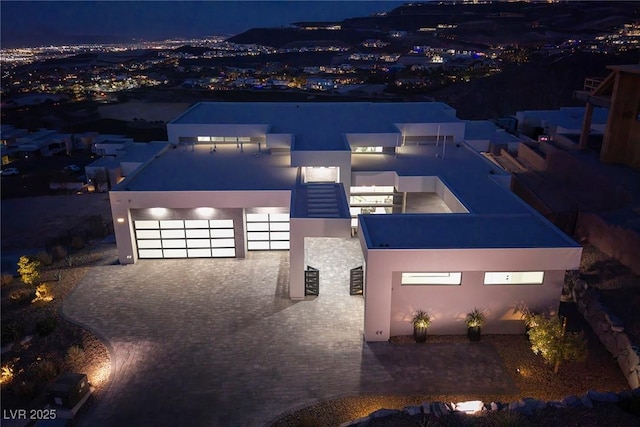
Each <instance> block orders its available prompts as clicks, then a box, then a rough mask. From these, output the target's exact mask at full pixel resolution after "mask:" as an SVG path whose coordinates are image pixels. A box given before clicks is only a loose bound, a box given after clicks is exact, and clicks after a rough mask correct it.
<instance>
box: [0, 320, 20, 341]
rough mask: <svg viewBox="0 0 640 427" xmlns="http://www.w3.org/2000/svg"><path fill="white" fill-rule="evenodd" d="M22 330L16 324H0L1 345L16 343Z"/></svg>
mask: <svg viewBox="0 0 640 427" xmlns="http://www.w3.org/2000/svg"><path fill="white" fill-rule="evenodd" d="M23 333H24V329H23V327H22V325H21V324H19V323H18V322H15V321H14V322H3V323H2V345H5V344H9V343H12V342H16V341H18V340H19V339H20V338H21V337H22V334H23Z"/></svg>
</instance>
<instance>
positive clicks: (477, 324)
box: [464, 307, 487, 341]
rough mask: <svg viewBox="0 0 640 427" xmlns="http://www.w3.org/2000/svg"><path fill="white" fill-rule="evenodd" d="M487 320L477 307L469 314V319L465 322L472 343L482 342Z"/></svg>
mask: <svg viewBox="0 0 640 427" xmlns="http://www.w3.org/2000/svg"><path fill="white" fill-rule="evenodd" d="M486 320H487V318H486V316H485V314H484V312H483V311H482V310H478V309H477V308H475V307H474V308H473V310H472V311H470V312H469V313H467V317H466V319H464V321H465V323H466V324H467V336H468V337H469V340H470V341H480V335H481V328H482V325H484V322H485V321H486Z"/></svg>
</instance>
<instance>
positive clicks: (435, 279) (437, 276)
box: [401, 272, 462, 285]
mask: <svg viewBox="0 0 640 427" xmlns="http://www.w3.org/2000/svg"><path fill="white" fill-rule="evenodd" d="M401 283H402V285H459V284H460V283H462V273H446V272H442V273H440V272H438V273H432V272H429V273H402V281H401Z"/></svg>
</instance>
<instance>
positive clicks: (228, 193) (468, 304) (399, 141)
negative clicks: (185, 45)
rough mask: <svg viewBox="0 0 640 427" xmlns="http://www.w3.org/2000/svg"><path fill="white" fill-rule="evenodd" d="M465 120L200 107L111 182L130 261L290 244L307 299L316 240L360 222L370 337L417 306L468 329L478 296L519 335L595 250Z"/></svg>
mask: <svg viewBox="0 0 640 427" xmlns="http://www.w3.org/2000/svg"><path fill="white" fill-rule="evenodd" d="M466 126H467V122H465V121H462V120H460V119H458V118H457V117H456V115H455V110H453V109H452V108H450V107H449V106H447V105H445V104H442V103H435V102H434V103H345V102H341V103H222V102H221V103H200V104H197V105H195V106H193V107H191V108H190V109H189V110H187V111H186V112H185V113H183V114H182V115H181V116H179V117H177V118H176V119H175V120H173V121H171V122H170V123H168V125H167V131H168V137H169V142H170V143H171V144H172V147H173V148H169V149H167V150H165V151H163V152H161V153H159V154H158V155H156V156H155V158H153V159H152V160H151V161H149V162H148V163H146V164H144V165H143V166H142V167H141V168H139V169H138V170H137V171H136V172H134V173H133V174H131V175H130V176H128V177H127V178H126V179H124V180H123V181H122V182H121V183H120V184H118V185H117V186H116V187H115V188H114V189H113V190H112V191H111V192H110V200H111V209H112V213H113V219H114V229H115V234H116V240H117V245H118V253H119V260H120V262H121V263H122V264H128V263H134V262H136V261H138V260H139V259H145V261H144V262H162V261H161V259H163V258H193V257H198V258H202V257H205V258H216V257H235V258H239V259H242V258H244V257H246V256H247V253H248V252H250V251H251V252H253V251H256V252H258V251H268V250H288V251H289V262H290V271H289V296H290V298H291V299H294V300H302V299H305V294H308V293H309V292H314V291H315V290H316V289H315V288H314V285H313V278H314V277H313V276H314V273H313V272H309V271H305V266H308V265H311V266H312V265H313V260H312V259H308V254H306V253H305V246H306V245H307V243H306V242H308V240H307V239H310V238H315V237H333V238H339V239H351V238H352V237H351V236H352V235H354V234H357V236H358V237H357V239H359V242H360V247H361V250H362V260H363V262H362V272H363V277H364V292H363V295H364V299H365V304H364V307H365V312H364V325H363V328H364V336H365V339H366V340H369V341H383V340H387V339H388V338H389V337H390V336H392V335H403V334H409V333H411V330H412V327H411V317H412V316H413V313H414V312H415V310H417V309H424V310H427V311H428V312H429V313H430V314H431V315H432V316H433V318H434V321H433V323H432V326H431V327H430V331H431V332H432V333H435V334H457V333H465V332H466V327H465V326H464V322H463V318H464V316H465V314H466V313H467V312H468V311H470V310H472V309H473V308H474V307H479V308H483V309H484V310H485V311H486V312H487V314H488V322H487V324H486V325H485V328H484V330H485V331H486V332H487V333H516V332H522V331H523V330H524V326H523V324H522V321H521V320H520V315H519V313H518V309H519V308H520V307H521V306H522V305H523V304H526V305H527V306H529V307H530V308H532V309H548V308H551V309H554V308H557V306H558V302H559V297H560V293H561V288H562V285H563V278H564V273H565V270H569V269H577V268H578V266H579V262H580V256H581V252H582V248H581V247H580V246H579V245H578V244H577V243H575V242H574V241H573V240H571V239H570V238H568V237H567V236H565V235H564V234H562V233H561V232H560V231H559V230H558V229H556V228H555V227H554V226H553V225H552V224H550V223H549V222H548V221H547V220H545V219H544V218H543V217H541V216H540V215H539V214H538V213H536V212H535V211H534V210H533V209H531V208H530V207H529V206H528V205H526V204H525V203H524V202H522V201H521V200H520V199H519V198H518V197H517V196H515V195H514V194H512V193H511V192H510V191H509V189H508V181H509V175H508V174H505V173H504V172H503V171H502V170H501V169H500V168H499V167H498V166H496V165H495V164H493V163H491V162H490V161H488V160H487V159H485V158H483V157H482V156H481V155H479V154H478V153H476V152H475V151H474V149H473V148H472V147H470V146H469V145H467V143H466V142H465V140H464V139H465V132H466ZM481 129H483V127H482V126H477V125H476V126H474V133H475V134H477V133H478V132H480V131H481ZM485 131H486V132H487V133H489V134H491V133H494V132H497V130H496V129H495V127H487V128H486V129H485ZM474 138H476V140H480V139H481V137H480V136H478V135H475V136H474ZM482 139H484V140H487V141H490V140H492V139H493V137H492V135H487V136H486V137H485V138H482ZM505 183H506V184H505ZM368 213H373V215H371V214H368ZM376 214H379V215H376ZM327 250H331V248H330V247H329V248H327ZM252 256H259V253H258V254H252ZM149 259H153V261H149ZM211 262H212V263H215V259H212V260H211ZM238 268H242V264H238ZM336 268H339V267H336ZM348 269H349V267H345V273H346V274H347V276H348ZM319 274H320V275H322V274H323V273H322V271H320V272H319ZM348 287H349V283H345V289H347V288H348ZM319 292H320V295H322V289H320V290H319ZM345 298H359V296H350V295H348V292H345Z"/></svg>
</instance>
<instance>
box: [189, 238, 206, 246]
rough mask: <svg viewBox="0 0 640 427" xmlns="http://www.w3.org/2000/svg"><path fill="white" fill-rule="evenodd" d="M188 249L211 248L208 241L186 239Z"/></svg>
mask: <svg viewBox="0 0 640 427" xmlns="http://www.w3.org/2000/svg"><path fill="white" fill-rule="evenodd" d="M187 247H188V248H211V240H209V239H187Z"/></svg>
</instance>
